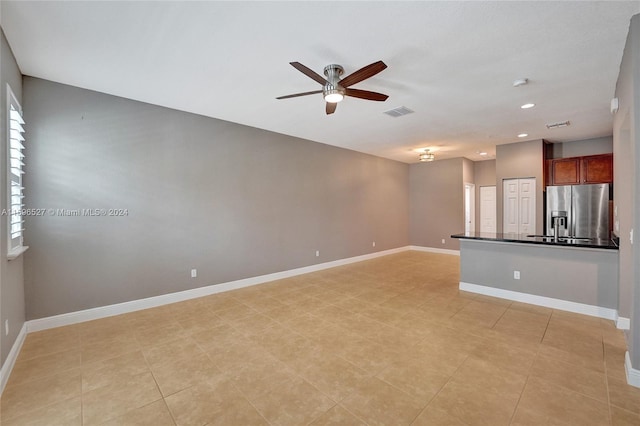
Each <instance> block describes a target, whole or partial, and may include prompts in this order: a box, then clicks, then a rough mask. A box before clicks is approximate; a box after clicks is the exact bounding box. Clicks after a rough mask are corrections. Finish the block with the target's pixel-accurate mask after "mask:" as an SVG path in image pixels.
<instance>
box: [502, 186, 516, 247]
mask: <svg viewBox="0 0 640 426" xmlns="http://www.w3.org/2000/svg"><path fill="white" fill-rule="evenodd" d="M502 197H503V203H502V205H503V206H504V207H503V210H504V214H503V220H502V222H503V223H502V232H504V233H507V234H508V233H515V234H517V233H518V204H519V203H518V179H505V180H504V181H503V183H502Z"/></svg>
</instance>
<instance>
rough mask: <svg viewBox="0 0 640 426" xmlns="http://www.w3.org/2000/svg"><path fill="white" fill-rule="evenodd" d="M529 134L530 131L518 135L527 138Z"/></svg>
mask: <svg viewBox="0 0 640 426" xmlns="http://www.w3.org/2000/svg"><path fill="white" fill-rule="evenodd" d="M527 136H529V133H520V134H519V135H518V137H519V138H526V137H527Z"/></svg>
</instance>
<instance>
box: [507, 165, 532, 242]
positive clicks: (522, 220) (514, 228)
mask: <svg viewBox="0 0 640 426" xmlns="http://www.w3.org/2000/svg"><path fill="white" fill-rule="evenodd" d="M503 210H504V212H503V232H505V233H515V234H535V232H536V179H535V178H526V179H505V180H504V181H503Z"/></svg>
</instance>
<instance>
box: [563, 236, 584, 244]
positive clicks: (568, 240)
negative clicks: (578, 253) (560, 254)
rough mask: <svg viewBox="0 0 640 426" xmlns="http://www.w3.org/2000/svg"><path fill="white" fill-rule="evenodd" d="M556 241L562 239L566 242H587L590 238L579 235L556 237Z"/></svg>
mask: <svg viewBox="0 0 640 426" xmlns="http://www.w3.org/2000/svg"><path fill="white" fill-rule="evenodd" d="M558 241H564V242H567V243H588V242H590V241H591V239H590V238H580V237H558Z"/></svg>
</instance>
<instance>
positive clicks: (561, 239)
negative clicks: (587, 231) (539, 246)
mask: <svg viewBox="0 0 640 426" xmlns="http://www.w3.org/2000/svg"><path fill="white" fill-rule="evenodd" d="M527 238H540V239H541V240H542V241H555V237H554V236H553V235H527ZM558 242H561V243H588V242H591V239H590V238H581V237H558Z"/></svg>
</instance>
